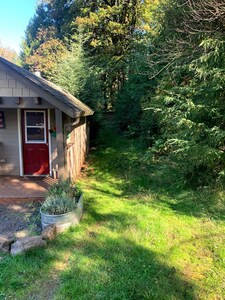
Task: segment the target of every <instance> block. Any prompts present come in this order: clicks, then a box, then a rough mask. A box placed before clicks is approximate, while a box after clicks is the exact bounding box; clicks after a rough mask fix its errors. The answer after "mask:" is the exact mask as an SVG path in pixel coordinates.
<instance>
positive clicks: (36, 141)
mask: <svg viewBox="0 0 225 300" xmlns="http://www.w3.org/2000/svg"><path fill="white" fill-rule="evenodd" d="M28 112H41V113H43V114H44V125H43V126H35V125H32V126H27V113H28ZM24 115H25V120H24V127H25V128H24V130H25V143H26V144H46V143H47V135H46V111H45V110H25V111H24ZM34 127H36V128H44V140H32V141H28V140H27V128H34Z"/></svg>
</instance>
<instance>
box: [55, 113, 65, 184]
mask: <svg viewBox="0 0 225 300" xmlns="http://www.w3.org/2000/svg"><path fill="white" fill-rule="evenodd" d="M55 122H56V143H57V157H58V179H59V181H62V180H63V179H64V178H65V153H64V138H63V120H62V111H61V110H59V109H55Z"/></svg>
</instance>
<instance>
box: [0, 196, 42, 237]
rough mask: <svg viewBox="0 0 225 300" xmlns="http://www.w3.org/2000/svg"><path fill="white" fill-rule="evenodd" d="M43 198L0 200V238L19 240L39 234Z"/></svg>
mask: <svg viewBox="0 0 225 300" xmlns="http://www.w3.org/2000/svg"><path fill="white" fill-rule="evenodd" d="M42 202H43V198H23V199H12V198H11V199H0V236H3V237H6V238H20V237H25V236H28V235H35V234H39V233H40V232H41V221H40V213H39V210H40V206H41V203H42Z"/></svg>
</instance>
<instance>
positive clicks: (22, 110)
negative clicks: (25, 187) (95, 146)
mask: <svg viewBox="0 0 225 300" xmlns="http://www.w3.org/2000/svg"><path fill="white" fill-rule="evenodd" d="M92 114H93V111H92V110H91V109H90V108H89V107H88V106H87V105H85V104H84V103H82V102H81V101H80V100H78V99H76V98H75V97H74V96H72V95H71V94H69V93H68V92H67V91H65V90H64V89H62V88H60V87H58V86H56V85H55V84H53V83H51V82H49V81H47V80H45V79H43V78H40V77H38V76H36V75H34V74H33V73H31V72H29V71H27V70H25V69H23V68H21V67H19V66H17V65H15V64H13V63H11V62H9V61H7V60H5V59H3V58H1V57H0V175H4V176H6V175H7V176H8V175H13V176H47V175H50V176H58V178H59V179H65V178H68V177H70V178H72V179H75V178H76V176H77V175H78V174H79V172H80V169H81V167H82V164H83V163H84V160H85V156H86V154H87V152H88V143H89V119H88V117H89V116H90V115H92Z"/></svg>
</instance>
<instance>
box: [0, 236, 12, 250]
mask: <svg viewBox="0 0 225 300" xmlns="http://www.w3.org/2000/svg"><path fill="white" fill-rule="evenodd" d="M13 242H14V240H9V239H6V238H4V237H2V236H0V252H1V253H7V252H9V251H10V246H11V244H12V243H13Z"/></svg>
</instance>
